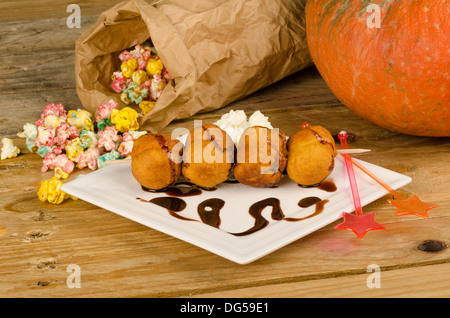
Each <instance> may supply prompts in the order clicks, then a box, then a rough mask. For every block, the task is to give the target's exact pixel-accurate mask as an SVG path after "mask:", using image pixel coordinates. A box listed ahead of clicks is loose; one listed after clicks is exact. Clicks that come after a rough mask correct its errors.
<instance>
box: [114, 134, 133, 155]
mask: <svg viewBox="0 0 450 318" xmlns="http://www.w3.org/2000/svg"><path fill="white" fill-rule="evenodd" d="M133 142H134V139H133V136H132V135H131V134H130V133H129V132H124V133H123V136H122V140H121V142H120V144H119V147H118V148H117V151H118V152H119V153H120V155H121V156H122V157H128V156H130V155H131V150H133Z"/></svg>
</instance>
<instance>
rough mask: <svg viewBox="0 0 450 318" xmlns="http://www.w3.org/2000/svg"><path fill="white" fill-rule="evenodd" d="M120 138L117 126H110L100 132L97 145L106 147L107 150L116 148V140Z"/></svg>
mask: <svg viewBox="0 0 450 318" xmlns="http://www.w3.org/2000/svg"><path fill="white" fill-rule="evenodd" d="M119 140H120V136H119V135H118V131H117V129H116V127H114V126H108V127H105V129H104V130H102V131H101V132H100V138H99V139H98V144H97V147H98V148H99V149H100V148H104V149H105V150H106V151H111V150H114V149H116V142H117V141H119Z"/></svg>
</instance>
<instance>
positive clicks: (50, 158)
mask: <svg viewBox="0 0 450 318" xmlns="http://www.w3.org/2000/svg"><path fill="white" fill-rule="evenodd" d="M56 167H59V168H61V169H62V170H63V171H64V172H65V173H67V174H70V173H71V172H72V171H73V169H74V168H75V164H74V163H73V162H72V161H71V160H69V158H67V156H66V155H65V154H62V153H60V152H55V149H53V151H51V152H49V153H48V154H46V155H45V158H44V160H42V168H41V171H42V172H46V171H47V170H48V169H55V168H56Z"/></svg>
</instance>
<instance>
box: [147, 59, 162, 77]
mask: <svg viewBox="0 0 450 318" xmlns="http://www.w3.org/2000/svg"><path fill="white" fill-rule="evenodd" d="M163 69H164V65H163V63H162V61H161V59H154V58H151V59H149V60H148V63H147V66H146V67H145V70H146V71H147V73H148V74H149V75H153V74H161V73H162V71H163Z"/></svg>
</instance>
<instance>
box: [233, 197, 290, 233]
mask: <svg viewBox="0 0 450 318" xmlns="http://www.w3.org/2000/svg"><path fill="white" fill-rule="evenodd" d="M268 206H271V207H272V213H271V217H272V219H273V220H276V221H280V220H283V219H284V214H283V211H282V210H281V207H280V200H278V199H277V198H268V199H264V200H261V201H258V202H256V203H254V204H253V205H252V206H251V207H250V209H249V213H250V215H251V216H252V217H253V218H254V219H255V224H254V225H253V227H252V228H250V229H248V230H247V231H244V232H241V233H230V234H233V235H235V236H244V235H249V234H252V233H255V232H256V231H259V230H261V229H263V228H265V227H266V226H267V225H268V224H269V221H267V220H266V218H264V217H263V216H262V211H263V210H264V209H265V208H266V207H268Z"/></svg>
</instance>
